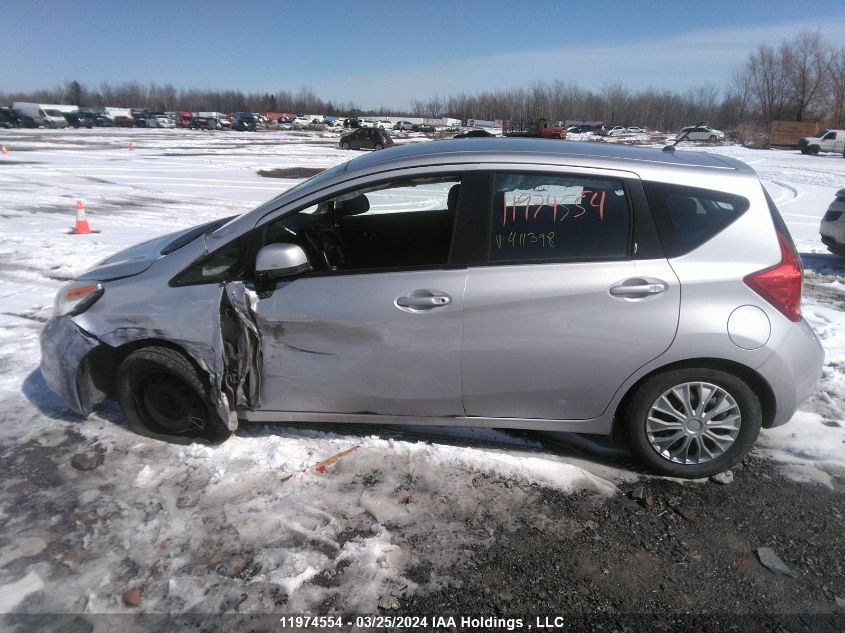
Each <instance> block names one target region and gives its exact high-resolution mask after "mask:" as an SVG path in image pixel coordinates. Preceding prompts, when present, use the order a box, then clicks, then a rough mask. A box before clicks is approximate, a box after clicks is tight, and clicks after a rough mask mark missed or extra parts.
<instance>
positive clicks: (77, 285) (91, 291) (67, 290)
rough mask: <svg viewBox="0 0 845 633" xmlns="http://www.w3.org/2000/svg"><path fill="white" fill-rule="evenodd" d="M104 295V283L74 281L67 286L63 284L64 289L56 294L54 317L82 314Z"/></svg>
mask: <svg viewBox="0 0 845 633" xmlns="http://www.w3.org/2000/svg"><path fill="white" fill-rule="evenodd" d="M102 296H103V285H102V284H101V283H100V282H98V281H87V280H85V281H72V282H70V283H69V284H67V285H66V286H62V289H61V290H59V293H58V294H57V295H56V303H55V305H54V306H53V317H60V316H64V315H66V314H69V315H71V316H73V315H76V314H82V313H83V312H85V311H86V310H87V309H88V308H90V307H91V306H92V305H94V303H96V301H97V299H99V298H100V297H102Z"/></svg>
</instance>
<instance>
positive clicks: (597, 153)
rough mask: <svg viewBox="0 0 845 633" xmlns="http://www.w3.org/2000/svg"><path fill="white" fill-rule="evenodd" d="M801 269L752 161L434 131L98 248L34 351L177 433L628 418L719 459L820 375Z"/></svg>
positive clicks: (617, 427)
mask: <svg viewBox="0 0 845 633" xmlns="http://www.w3.org/2000/svg"><path fill="white" fill-rule="evenodd" d="M363 131H364V132H369V133H374V134H380V133H381V132H380V131H379V130H377V129H368V130H363ZM358 133H359V132H358V131H356V132H353V134H358ZM538 201H539V202H538ZM529 207H530V213H529V212H528V209H529ZM224 224H225V228H223V229H222V230H220V229H221V227H222V226H223V225H224ZM802 279H803V275H802V269H801V261H800V258H799V256H798V253H797V252H796V250H795V246H794V244H793V242H792V240H791V238H790V236H789V232H788V231H787V229H786V226H785V224H784V222H783V219H782V218H781V216H780V214H779V213H778V210H777V208H776V207H775V205H774V203H773V202H772V200H771V198H770V197H768V196H767V194H766V192H765V189H764V188H763V186H762V185H761V183H760V180H759V179H758V177H757V175H756V174H755V173H754V171H753V170H752V169H751V168H750V167H748V166H747V165H745V164H743V163H741V162H739V161H737V160H735V159H731V158H729V157H726V156H713V155H709V154H706V153H703V152H683V151H676V152H671V153H670V152H662V151H660V150H658V149H645V148H636V147H628V146H620V145H615V144H600V143H592V144H578V145H575V144H567V143H552V142H550V141H537V140H528V139H483V140H482V139H464V140H459V141H454V142H452V143H419V144H412V145H407V146H404V147H401V148H395V149H392V150H390V151H389V152H386V153H384V154H381V153H379V154H371V155H369V156H363V157H359V158H357V159H355V160H352V161H350V162H348V163H346V164H343V165H338V166H336V167H333V168H331V169H329V170H327V171H324V172H322V173H321V174H319V175H317V176H315V177H314V178H313V179H311V180H309V181H306V182H304V183H302V184H300V185H297V186H296V187H294V188H292V189H290V190H288V191H286V192H285V193H282V194H281V195H280V196H279V197H277V198H275V199H274V200H272V201H270V202H268V203H265V204H263V205H261V206H260V207H258V208H257V209H256V210H255V211H253V212H251V213H247V214H245V215H243V216H241V217H239V218H235V219H232V218H225V219H222V220H218V221H215V222H212V223H209V224H205V225H202V226H198V227H193V228H191V229H185V230H182V231H179V232H177V233H174V234H171V235H168V236H164V237H158V238H155V239H152V240H148V241H146V242H144V243H142V244H139V245H137V246H134V247H132V248H130V249H128V250H127V251H124V252H122V253H119V254H116V255H114V256H112V257H109V258H108V259H106V260H104V261H103V262H102V263H100V264H99V265H97V266H95V267H93V268H92V269H91V270H89V271H88V272H86V273H84V274H83V275H81V276H80V277H79V278H77V279H76V280H74V281H71V282H70V283H69V284H67V285H66V286H65V287H63V288H62V289H61V290H60V291H59V293H58V296H57V297H56V302H55V309H54V313H53V316H52V318H50V319H49V321H48V322H47V323H45V325H44V327H43V329H42V330H41V336H40V340H41V353H42V360H41V374H42V375H43V377H44V380H45V381H46V383H47V385H49V386H50V387H51V389H53V390H54V391H55V392H56V393H57V394H59V395H60V396H61V397H62V398H64V399H65V400H66V401H67V402H68V403H69V404H70V405H71V406H72V407H73V408H74V409H75V410H76V411H78V412H80V413H82V414H87V413H90V412H91V411H92V409H93V408H94V406H95V405H96V404H97V403H98V402H100V401H101V400H103V399H106V398H112V399H116V400H118V401H119V402H120V404H121V407H122V409H123V412H124V415H125V417H126V420H127V421H128V424H129V428H131V429H132V430H134V431H136V432H138V433H141V434H144V435H147V436H151V437H155V438H159V439H168V440H171V441H182V442H190V441H192V440H195V439H198V440H202V441H206V442H208V441H211V442H219V441H223V440H225V439H226V438H227V437H229V435H230V434H231V433H232V431H234V430H235V427H236V426H237V423H238V419H241V420H244V421H253V422H259V421H278V420H285V421H286V422H287V421H302V422H310V423H338V422H342V423H352V422H360V423H374V424H382V425H383V424H428V425H447V426H457V425H468V426H480V425H486V426H490V427H512V428H520V429H542V430H546V431H549V430H552V431H570V432H577V433H593V434H603V435H608V434H614V435H616V436H618V437H620V438H623V439H625V440H626V441H627V444H628V446H629V447H630V448H631V450H632V451H633V453H634V454H635V455H636V456H637V457H638V458H639V459H640V460H641V461H642V462H644V463H645V464H647V465H648V467H649V468H650V469H651V470H653V471H655V472H658V473H661V474H665V475H670V476H675V477H687V478H702V477H707V476H709V475H713V474H716V473H718V472H721V471H724V470H725V469H727V468H730V467H731V466H732V465H733V464H735V463H736V462H738V461H739V460H741V459H742V458H743V456H744V455H745V454H746V453H747V451H748V450H749V448H750V447H751V446H752V445H753V444H754V442H755V440H756V438H757V436H758V433H759V431H760V429H761V427H765V428H771V427H776V426H779V425H782V424H785V423H787V422H788V421H789V420H790V418H791V417H792V416H793V414H794V412H795V411H796V409H797V407H798V405H799V404H800V403H801V402H802V401H803V400H804V399H805V398H807V397H808V396H809V395H810V394H812V393H813V391H814V388H815V383H816V380H817V379H818V376H819V374H820V372H821V369H822V364H823V360H824V354H823V351H822V348H821V346H820V344H819V341H818V339H817V338H816V336H815V335H814V334H813V330H812V329H811V328H810V326H809V325H808V324H807V323H806V322H805V321H804V320H803V318H802V315H801V312H800V309H801V286H802ZM682 296H683V301H682V300H681V297H682ZM210 307H213V308H214V309H213V310H212V311H210V310H209V308H210ZM94 361H96V362H94ZM409 367H412V368H413V371H408V368H409ZM802 426H803V425H801V424H796V428H795V429H794V432H796V433H801V432H803V429H802Z"/></svg>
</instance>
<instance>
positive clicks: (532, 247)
mask: <svg viewBox="0 0 845 633" xmlns="http://www.w3.org/2000/svg"><path fill="white" fill-rule="evenodd" d="M490 229H491V230H490V247H489V249H490V250H489V253H490V255H489V260H490V261H491V262H525V261H528V262H530V261H546V260H589V259H617V258H624V257H627V256H628V244H629V242H630V239H629V235H630V231H631V210H630V205H629V203H628V196H627V194H626V191H625V187H624V185H623V183H622V181H621V180H618V179H614V178H595V177H592V176H580V175H562V174H518V173H498V174H497V175H496V179H495V189H494V195H493V209H492V216H491V227H490Z"/></svg>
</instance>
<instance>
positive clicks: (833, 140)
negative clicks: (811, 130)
mask: <svg viewBox="0 0 845 633" xmlns="http://www.w3.org/2000/svg"><path fill="white" fill-rule="evenodd" d="M798 149H800V150H801V153H802V154H818V153H819V152H835V153H837V154H841V153H843V152H845V130H824V131H822V132H820V133H819V135H818V136H805V137H803V138H801V139H798Z"/></svg>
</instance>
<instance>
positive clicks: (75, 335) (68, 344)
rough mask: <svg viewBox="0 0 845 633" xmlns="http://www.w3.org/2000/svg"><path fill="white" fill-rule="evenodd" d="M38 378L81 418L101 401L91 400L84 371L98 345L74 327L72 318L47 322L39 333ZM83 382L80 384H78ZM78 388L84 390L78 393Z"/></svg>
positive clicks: (93, 339)
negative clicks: (92, 351)
mask: <svg viewBox="0 0 845 633" xmlns="http://www.w3.org/2000/svg"><path fill="white" fill-rule="evenodd" d="M40 342H41V375H42V376H43V377H44V381H45V382H46V383H47V386H49V387H50V389H52V390H53V391H54V392H55V393H56V394H57V395H58V396H59V397H60V398H62V399H63V400H64V401H65V402H67V403H68V404H69V405H70V407H71V409H73V410H74V411H76V412H77V413H81V414H82V415H87V414H88V413H90V412H91V410H92V409H93V407H94V405H95V404H96V403H97V402H98V401H99V400H100V399H101V398H95V397H93V395H94V394H93V393H92V392H91V389H90V388H88V387H89V384H90V380H88V378H87V372H86V371H85V370H84V368H83V361H84V359H85V357H86V356H87V355H88V353H89V352H90V351H91V350H93V349H94V348H96V347H97V346H99V345H100V341H99V340H97V339H96V338H94V337H93V336H91V335H90V334H88V333H87V332H86V331H85V330H83V329H81V328H80V327H79V326H78V325H76V324H75V323H74V322H73V320H72V319H71V317H69V316H63V317H59V318H56V319H50V320H49V321H47V324H46V325H45V326H44V329H42V330H41V338H40ZM80 379H82V380H80ZM80 385H83V386H85V388H84V389H80Z"/></svg>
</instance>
